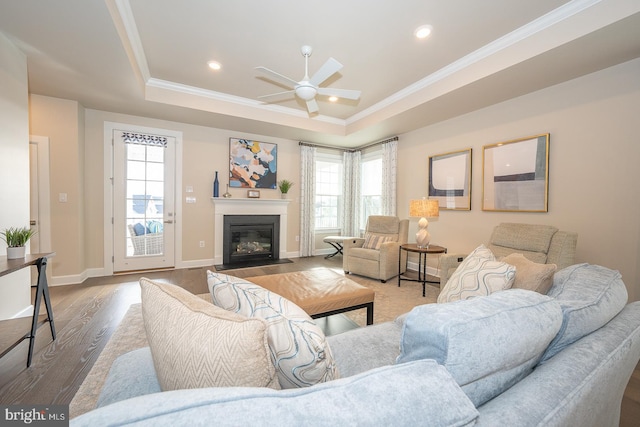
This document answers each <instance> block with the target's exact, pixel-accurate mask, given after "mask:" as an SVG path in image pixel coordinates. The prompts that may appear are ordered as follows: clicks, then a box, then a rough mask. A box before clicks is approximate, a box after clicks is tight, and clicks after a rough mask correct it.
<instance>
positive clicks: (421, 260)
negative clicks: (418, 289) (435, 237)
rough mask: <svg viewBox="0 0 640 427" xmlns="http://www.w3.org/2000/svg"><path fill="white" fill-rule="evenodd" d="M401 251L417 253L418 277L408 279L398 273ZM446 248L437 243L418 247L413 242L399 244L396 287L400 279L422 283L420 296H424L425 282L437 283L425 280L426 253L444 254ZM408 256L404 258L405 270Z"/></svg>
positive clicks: (400, 264) (400, 265) (400, 268)
mask: <svg viewBox="0 0 640 427" xmlns="http://www.w3.org/2000/svg"><path fill="white" fill-rule="evenodd" d="M402 251H405V252H407V254H408V253H410V252H413V253H417V254H418V279H409V278H407V277H403V276H402V274H401V273H400V272H401V271H402ZM446 253H447V248H445V247H442V246H437V245H429V246H427V247H426V248H419V247H418V245H417V244H415V243H405V244H404V245H400V249H399V255H400V256H399V257H398V287H400V281H401V280H406V281H409V282H420V283H422V296H423V297H424V296H425V294H426V284H427V283H438V282H431V281H429V280H427V254H446ZM408 258H409V257H408V256H407V259H406V260H405V270H406V268H407V262H408Z"/></svg>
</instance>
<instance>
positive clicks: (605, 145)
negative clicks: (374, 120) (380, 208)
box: [398, 60, 640, 300]
mask: <svg viewBox="0 0 640 427" xmlns="http://www.w3.org/2000/svg"><path fill="white" fill-rule="evenodd" d="M639 111H640V60H634V61H631V62H628V63H626V64H622V65H619V66H616V67H612V68H610V69H607V70H604V71H601V72H598V73H594V74H591V75H588V76H585V77H582V78H579V79H576V80H573V81H570V82H567V83H564V84H560V85H557V86H554V87H551V88H548V89H544V90H541V91H538V92H535V93H532V94H529V95H526V96H522V97H520V98H517V99H513V100H510V101H507V102H503V103H501V104H498V105H495V106H492V107H489V108H485V109H483V110H480V111H477V112H474V113H470V114H467V115H465V116H462V117H458V118H455V119H452V120H448V121H446V122H443V123H439V124H436V125H433V126H429V127H425V128H422V129H419V130H417V131H415V132H411V133H407V134H404V135H401V136H400V141H399V155H398V163H399V165H400V168H399V169H400V170H401V172H400V174H399V177H398V187H399V200H398V210H399V211H398V214H399V216H401V217H407V216H408V205H409V200H410V199H412V198H419V197H422V196H426V195H427V184H428V183H427V180H428V174H427V173H428V163H427V161H428V157H429V156H432V155H437V154H442V153H447V152H450V151H456V150H460V149H465V148H469V147H471V148H472V149H473V160H472V168H473V170H472V202H471V206H472V210H471V211H447V210H443V211H441V212H440V217H439V218H438V219H435V220H431V221H429V231H430V233H431V235H432V242H433V243H435V244H439V245H442V246H445V247H447V248H448V249H449V253H452V252H462V253H468V252H469V251H471V250H472V249H474V248H475V247H476V246H478V245H479V244H480V243H485V242H487V241H488V239H489V236H490V234H491V230H492V229H493V227H494V226H495V225H497V224H498V223H500V222H523V223H538V224H550V225H554V226H556V227H558V228H560V229H562V230H569V231H575V232H577V233H578V248H577V259H576V261H577V262H588V263H593V264H600V265H603V266H606V267H609V268H613V269H617V270H619V271H620V272H621V273H622V276H623V280H624V282H625V284H626V285H627V288H628V290H629V296H630V300H637V299H640V271H639V269H638V266H639V264H640V262H639V261H640V250H639V249H640V189H639V188H638V185H639V184H640V167H638V162H639V161H640V140H639V138H640V132H639V130H640V129H639V127H638V112H639ZM547 132H548V133H550V134H551V139H550V141H551V142H550V158H549V163H550V165H549V212H548V213H512V212H484V211H482V204H481V202H482V173H483V171H482V147H483V145H488V144H494V143H498V142H502V141H508V140H511V139H516V138H520V137H527V136H531V135H536V134H541V133H547ZM410 225H411V229H410V238H411V237H413V235H414V234H415V231H416V229H417V222H416V221H415V220H412V221H411V223H410Z"/></svg>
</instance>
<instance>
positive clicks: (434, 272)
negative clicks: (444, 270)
mask: <svg viewBox="0 0 640 427" xmlns="http://www.w3.org/2000/svg"><path fill="white" fill-rule="evenodd" d="M407 269H408V270H411V271H416V272H417V271H418V263H416V262H408V263H407ZM427 274H428V275H430V276H435V277H440V270H439V269H437V268H434V267H430V266H427Z"/></svg>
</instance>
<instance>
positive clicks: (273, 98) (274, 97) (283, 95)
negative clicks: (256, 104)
mask: <svg viewBox="0 0 640 427" xmlns="http://www.w3.org/2000/svg"><path fill="white" fill-rule="evenodd" d="M295 93H296V91H295V90H287V91H285V92H278V93H270V94H269V95H262V96H259V97H258V99H261V100H262V101H264V102H277V101H282V100H284V99H288V98H293V97H294V96H295Z"/></svg>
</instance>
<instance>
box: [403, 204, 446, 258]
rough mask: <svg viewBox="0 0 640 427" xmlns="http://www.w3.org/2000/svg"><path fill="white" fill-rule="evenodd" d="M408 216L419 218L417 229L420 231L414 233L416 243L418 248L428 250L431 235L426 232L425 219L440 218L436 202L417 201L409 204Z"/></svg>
mask: <svg viewBox="0 0 640 427" xmlns="http://www.w3.org/2000/svg"><path fill="white" fill-rule="evenodd" d="M409 216H411V217H419V218H420V221H418V227H420V229H419V230H418V232H417V233H416V243H417V245H418V247H419V248H421V249H422V248H428V247H429V240H431V235H429V232H428V231H427V227H428V226H429V221H427V218H436V217H438V216H440V207H439V205H438V201H437V200H434V199H424V198H423V199H417V200H411V201H410V202H409Z"/></svg>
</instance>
